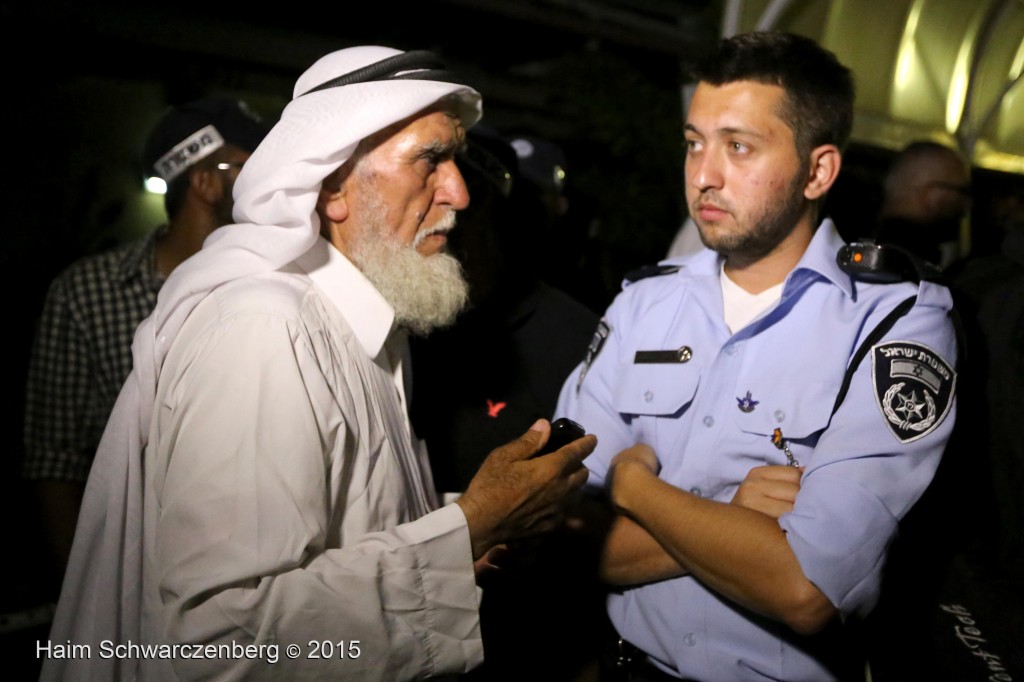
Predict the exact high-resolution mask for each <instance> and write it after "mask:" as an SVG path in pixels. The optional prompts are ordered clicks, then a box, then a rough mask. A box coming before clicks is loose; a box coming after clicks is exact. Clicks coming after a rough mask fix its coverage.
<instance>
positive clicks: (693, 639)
mask: <svg viewBox="0 0 1024 682" xmlns="http://www.w3.org/2000/svg"><path fill="white" fill-rule="evenodd" d="M683 642H685V643H686V646H697V636H696V635H694V634H693V633H692V632H688V633H686V636H685V637H683Z"/></svg>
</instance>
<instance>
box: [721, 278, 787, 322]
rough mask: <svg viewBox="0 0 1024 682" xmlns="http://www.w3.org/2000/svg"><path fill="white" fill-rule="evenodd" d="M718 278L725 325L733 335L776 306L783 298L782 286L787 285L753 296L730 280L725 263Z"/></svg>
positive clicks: (776, 286)
mask: <svg viewBox="0 0 1024 682" xmlns="http://www.w3.org/2000/svg"><path fill="white" fill-rule="evenodd" d="M718 278H719V280H720V281H721V283H722V302H723V303H724V308H725V310H724V313H725V324H726V326H727V327H729V331H730V332H731V333H733V334H735V333H736V332H738V331H739V330H741V329H743V328H744V327H746V326H747V325H748V324H750V322H751V321H753V320H754V318H756V317H758V316H759V315H760V314H761V313H763V312H764V311H766V310H768V309H769V308H771V307H772V306H773V305H775V304H776V303H777V302H778V300H779V299H780V298H782V286H783V284H785V282H779V283H778V284H776V285H775V286H773V287H769V288H768V289H765V290H764V291H762V292H761V293H759V294H751V293H749V292H747V291H746V290H745V289H743V287H741V286H740V285H738V284H736V282H733V281H732V280H731V279H729V276H728V275H727V274H725V263H724V262H723V263H722V268H721V270H720V271H719V274H718Z"/></svg>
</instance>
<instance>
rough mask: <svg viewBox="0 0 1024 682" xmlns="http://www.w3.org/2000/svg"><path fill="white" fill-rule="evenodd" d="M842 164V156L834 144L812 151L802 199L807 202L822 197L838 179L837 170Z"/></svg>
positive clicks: (824, 145)
mask: <svg viewBox="0 0 1024 682" xmlns="http://www.w3.org/2000/svg"><path fill="white" fill-rule="evenodd" d="M842 164H843V159H842V154H841V153H840V151H839V147H837V146H835V145H834V144H823V145H821V146H820V147H815V148H814V149H812V150H811V155H810V164H809V166H808V169H807V184H806V185H805V186H804V197H806V198H807V200H808V201H815V200H816V199H820V198H821V197H822V196H824V194H825V193H826V192H828V190H829V188H831V187H832V184H833V183H834V182H835V181H836V178H837V177H839V168H840V166H842Z"/></svg>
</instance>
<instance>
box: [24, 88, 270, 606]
mask: <svg viewBox="0 0 1024 682" xmlns="http://www.w3.org/2000/svg"><path fill="white" fill-rule="evenodd" d="M267 130H268V128H267V127H266V125H265V124H264V123H263V122H262V121H261V120H260V118H259V117H258V116H257V115H256V114H254V113H253V112H252V111H250V110H249V108H248V107H247V105H246V104H245V103H244V102H241V101H238V100H235V99H230V98H226V97H218V96H211V97H206V98H203V99H200V100H196V101H193V102H190V103H188V104H185V105H183V106H180V107H178V108H175V109H172V110H170V111H168V112H167V113H166V114H165V115H164V116H163V118H162V119H161V120H160V121H159V122H158V123H157V124H156V126H155V127H154V128H153V130H152V132H151V133H150V136H149V139H148V140H147V142H146V146H145V149H144V151H143V163H144V166H145V171H146V173H147V174H148V175H156V176H158V177H160V178H162V179H163V180H164V181H165V182H166V183H167V194H166V195H165V198H164V207H165V209H166V212H167V217H168V221H167V223H166V224H164V225H162V226H160V227H159V228H158V229H156V230H154V231H153V232H151V233H150V234H148V235H146V236H144V237H141V238H139V239H136V240H134V241H131V242H128V243H126V244H123V245H120V246H117V247H114V248H111V249H108V250H105V251H102V252H99V253H96V254H92V255H88V256H85V257H83V258H81V259H80V260H78V261H76V262H75V263H72V264H71V265H70V266H69V267H68V268H66V269H65V270H64V271H63V272H62V273H61V274H60V275H58V276H57V277H56V278H55V279H54V281H53V282H52V283H51V285H50V288H49V291H48V292H47V296H46V300H45V302H44V305H43V312H42V316H41V318H40V320H39V325H38V327H37V330H36V337H35V340H34V343H33V347H32V355H31V360H30V364H29V370H28V382H27V390H26V399H25V431H24V444H25V457H24V461H23V466H22V476H23V477H24V478H26V479H30V480H31V481H32V482H33V484H34V488H35V493H36V496H37V498H38V500H39V505H40V509H39V512H40V514H41V520H42V524H43V529H44V532H45V534H46V536H47V537H46V543H47V549H49V550H50V551H51V552H52V555H53V561H54V567H55V570H56V575H55V576H54V585H55V586H58V587H59V585H60V578H61V574H62V573H63V571H64V565H65V564H66V562H67V557H68V553H69V551H70V549H71V539H72V537H73V535H74V530H75V523H76V521H77V518H78V508H79V505H80V504H81V499H82V491H83V490H84V488H85V482H86V479H87V478H88V475H89V468H90V466H91V464H92V459H93V455H94V454H95V452H96V447H97V445H98V444H99V440H100V436H101V435H102V433H103V429H104V427H105V425H106V423H107V418H108V416H109V415H110V411H111V410H112V409H113V406H114V402H115V400H116V399H117V395H118V393H119V392H120V390H121V385H122V384H123V383H124V380H125V378H126V377H127V376H128V374H129V372H131V369H132V353H131V344H132V338H133V336H134V334H135V328H136V326H138V324H139V323H140V322H141V321H142V320H143V319H144V318H145V317H146V316H148V315H149V314H150V312H151V311H152V310H153V307H154V306H155V305H156V301H157V293H158V292H159V290H160V286H161V285H162V284H163V282H164V279H166V277H167V275H169V274H170V273H171V271H172V270H173V269H174V268H175V267H176V266H177V265H178V264H179V263H181V262H182V261H184V260H185V259H186V258H188V257H189V256H191V255H192V254H193V253H195V252H196V251H198V250H199V248H200V247H201V246H202V244H203V240H204V239H206V237H207V236H208V235H209V234H210V233H211V232H212V231H213V230H214V229H216V228H218V227H220V226H221V225H223V224H226V223H230V222H231V209H232V206H233V199H232V188H233V186H234V181H235V177H236V176H237V175H238V171H239V170H240V168H241V166H242V164H243V163H244V162H245V160H246V159H248V158H249V155H250V154H251V153H252V151H253V150H254V149H255V148H256V146H257V145H258V144H259V143H260V141H261V140H262V139H263V137H264V135H265V134H266V132H267Z"/></svg>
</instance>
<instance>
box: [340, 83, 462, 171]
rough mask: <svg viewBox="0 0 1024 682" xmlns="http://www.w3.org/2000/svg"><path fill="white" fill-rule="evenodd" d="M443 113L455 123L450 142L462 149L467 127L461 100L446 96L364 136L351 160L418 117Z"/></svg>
mask: <svg viewBox="0 0 1024 682" xmlns="http://www.w3.org/2000/svg"><path fill="white" fill-rule="evenodd" d="M438 112H440V113H443V114H444V115H445V116H447V117H448V118H449V120H451V121H452V123H453V124H454V131H455V136H454V139H453V140H451V141H450V142H452V143H454V145H455V149H456V150H457V149H461V148H462V147H463V146H464V145H465V139H466V129H465V127H464V126H463V123H462V119H461V117H460V112H459V101H458V99H457V98H455V97H450V98H444V99H442V100H439V101H438V102H435V103H434V104H432V105H430V106H429V107H427V108H426V109H423V110H422V111H419V112H417V113H415V114H413V115H412V116H409V117H408V118H404V119H402V120H401V121H396V122H395V123H392V124H391V125H389V126H388V127H386V128H383V129H381V130H379V131H377V132H376V133H374V134H373V135H370V136H369V137H367V138H364V139H363V140H362V141H361V142H360V143H359V146H358V147H357V148H356V151H355V153H354V154H353V155H352V159H350V161H357V160H358V159H360V158H362V157H364V156H366V155H367V154H369V153H370V152H372V151H373V150H374V149H376V148H377V147H379V146H380V145H381V144H382V143H384V142H386V141H387V140H390V139H391V138H392V137H394V136H395V135H396V134H397V133H399V132H401V131H402V130H405V129H406V128H407V127H408V126H409V124H410V123H412V122H413V121H416V120H417V119H421V118H425V117H427V116H430V115H431V114H434V113H438Z"/></svg>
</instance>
